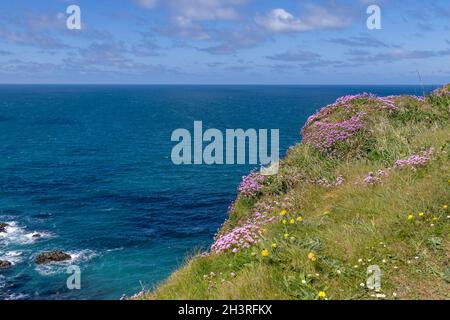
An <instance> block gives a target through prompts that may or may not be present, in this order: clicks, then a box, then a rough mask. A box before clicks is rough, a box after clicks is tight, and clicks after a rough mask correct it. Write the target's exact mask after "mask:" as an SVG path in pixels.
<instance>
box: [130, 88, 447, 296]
mask: <svg viewBox="0 0 450 320" xmlns="http://www.w3.org/2000/svg"><path fill="white" fill-rule="evenodd" d="M449 109H450V85H447V86H445V87H443V88H441V89H439V90H436V91H435V92H433V93H432V94H430V95H428V96H427V97H415V96H391V97H383V98H379V97H376V96H374V95H372V94H361V95H357V96H346V97H342V98H340V99H338V100H337V101H336V102H335V103H334V104H332V105H329V106H327V107H325V108H323V109H322V110H320V111H318V112H317V113H316V114H315V115H313V116H311V117H310V118H309V119H308V121H307V123H306V125H305V126H304V128H303V129H302V137H303V139H302V142H301V143H300V144H298V145H296V146H293V147H292V148H291V149H290V150H289V151H288V153H287V155H286V157H285V158H284V159H283V160H282V161H281V162H280V171H279V173H278V174H277V175H275V176H269V177H263V176H260V175H259V174H258V173H251V174H250V175H249V176H247V177H245V178H244V179H243V182H242V183H241V185H240V187H239V195H238V197H237V199H236V201H235V202H234V204H233V205H232V206H231V207H230V211H229V218H228V220H227V221H226V222H225V224H224V225H223V227H222V228H221V230H220V231H219V233H218V234H217V236H216V238H215V241H214V244H213V245H212V247H211V250H210V252H207V253H199V254H198V255H196V256H193V257H191V258H189V259H188V260H187V261H186V263H185V265H184V266H182V267H181V268H180V269H179V270H178V271H176V272H175V273H173V274H172V276H170V278H169V279H167V280H166V281H164V282H163V283H161V284H160V285H159V286H157V287H156V288H155V289H154V290H152V291H150V292H141V293H140V294H138V295H136V296H135V297H134V298H137V299H449V298H450V296H449V281H450V268H449V265H448V257H449V255H450V238H449V234H450V232H449V231H450V216H449V215H450V211H449V209H448V203H449V202H450V161H449V158H450V154H449V152H450V123H449V121H450V120H449V118H450V110H449ZM369 267H370V268H369ZM368 270H369V271H368ZM368 277H369V280H368ZM369 287H370V288H369ZM373 287H375V289H378V290H372V289H371V288H373Z"/></svg>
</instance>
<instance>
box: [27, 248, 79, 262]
mask: <svg viewBox="0 0 450 320" xmlns="http://www.w3.org/2000/svg"><path fill="white" fill-rule="evenodd" d="M70 259H71V256H70V255H69V254H67V253H65V252H62V251H60V250H55V251H49V252H43V253H40V254H38V255H37V257H36V259H35V260H34V262H36V263H37V264H46V263H50V262H59V261H67V260H70Z"/></svg>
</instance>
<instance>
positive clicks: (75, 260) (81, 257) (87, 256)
mask: <svg viewBox="0 0 450 320" xmlns="http://www.w3.org/2000/svg"><path fill="white" fill-rule="evenodd" d="M67 254H68V255H70V257H71V259H70V260H67V261H59V262H50V263H48V264H41V265H37V266H36V268H35V270H36V271H37V272H38V273H39V274H40V275H42V276H51V275H55V274H60V273H66V271H67V267H68V266H71V265H77V264H81V263H83V262H87V261H89V260H91V259H92V258H94V257H95V256H97V255H98V254H97V253H96V252H95V251H93V250H87V249H86V250H78V251H68V252H67Z"/></svg>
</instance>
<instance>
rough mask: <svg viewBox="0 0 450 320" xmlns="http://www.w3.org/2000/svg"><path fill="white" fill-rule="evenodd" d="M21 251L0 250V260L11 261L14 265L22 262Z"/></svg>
mask: <svg viewBox="0 0 450 320" xmlns="http://www.w3.org/2000/svg"><path fill="white" fill-rule="evenodd" d="M22 253H23V252H22V251H8V252H6V253H2V252H1V251H0V260H6V261H9V262H11V264H12V265H13V266H14V265H16V264H18V263H20V262H22V260H23V258H22Z"/></svg>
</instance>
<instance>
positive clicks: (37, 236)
mask: <svg viewBox="0 0 450 320" xmlns="http://www.w3.org/2000/svg"><path fill="white" fill-rule="evenodd" d="M40 237H42V236H41V234H40V233H35V234H33V235H32V238H40Z"/></svg>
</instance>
